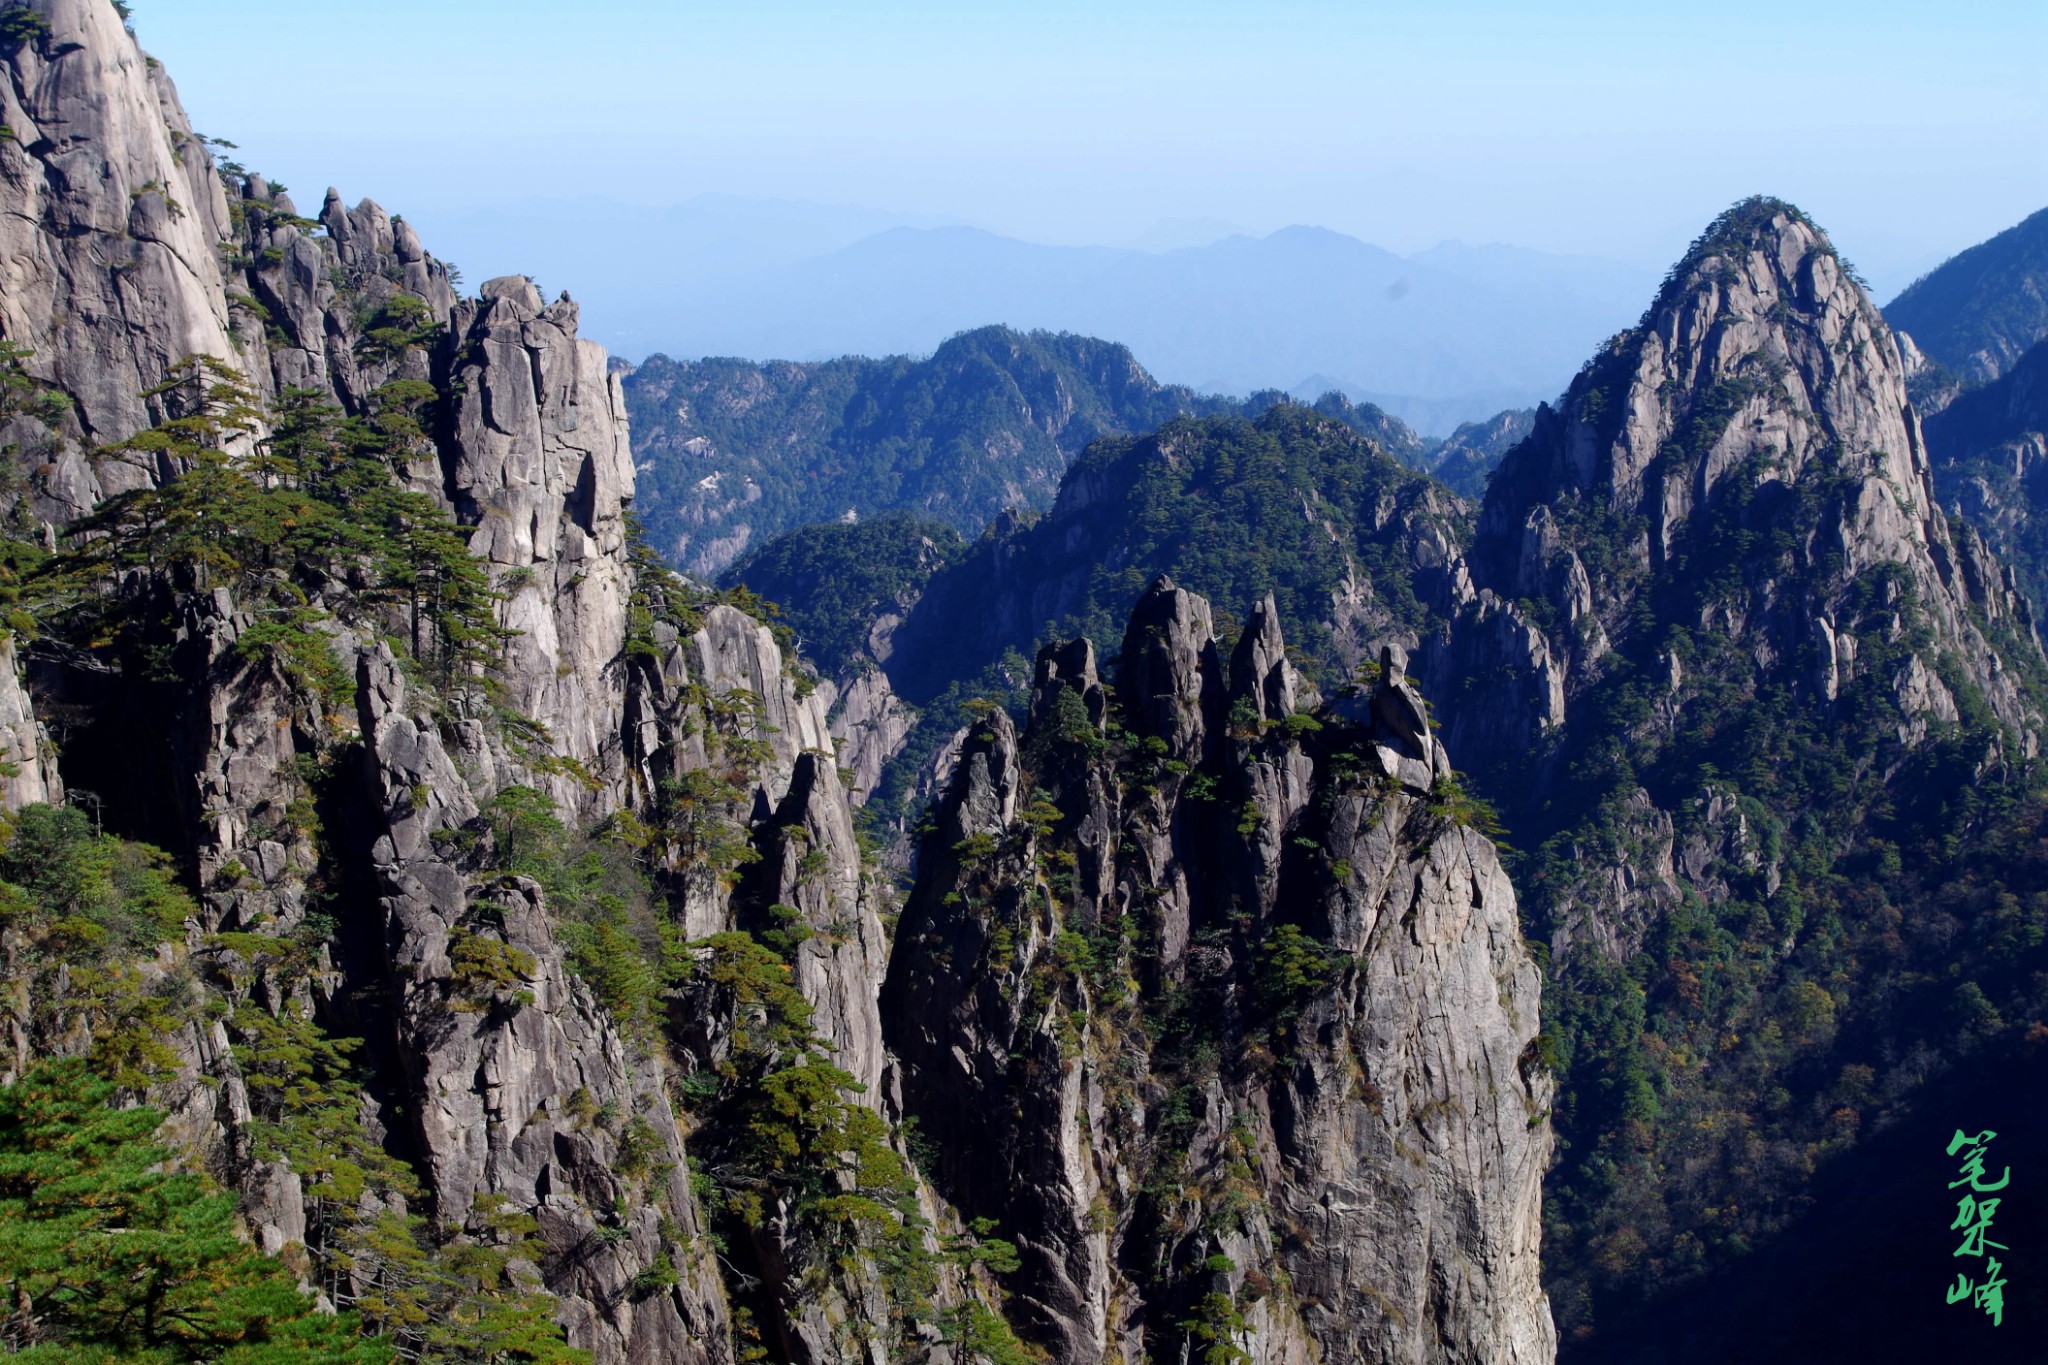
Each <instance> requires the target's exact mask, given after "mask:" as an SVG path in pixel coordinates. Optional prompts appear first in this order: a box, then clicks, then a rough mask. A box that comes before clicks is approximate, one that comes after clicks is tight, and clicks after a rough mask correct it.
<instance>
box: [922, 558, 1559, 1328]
mask: <svg viewBox="0 0 2048 1365" xmlns="http://www.w3.org/2000/svg"><path fill="white" fill-rule="evenodd" d="M1118 677H1119V680H1120V682H1119V686H1118V688H1117V689H1116V694H1115V696H1114V699H1112V698H1111V696H1110V694H1109V692H1108V690H1107V689H1106V688H1105V687H1104V686H1103V685H1102V683H1101V681H1100V680H1099V678H1098V677H1097V674H1096V667H1095V661H1094V657H1093V651H1092V649H1091V648H1090V647H1089V646H1088V644H1087V643H1086V642H1085V641H1075V642H1073V643H1072V644H1069V645H1066V646H1061V647H1056V648H1055V647H1048V648H1047V649H1046V650H1045V651H1043V652H1042V653H1041V654H1040V656H1039V661H1038V680H1037V686H1036V689H1035V694H1034V699H1033V704H1032V717H1031V721H1030V724H1029V725H1028V727H1027V728H1026V729H1025V730H1024V731H1023V733H1021V734H1019V733H1018V732H1017V731H1016V730H1015V728H1014V727H1013V726H1012V725H1011V724H1010V723H1009V721H1008V719H1007V718H1006V717H1005V716H1003V715H1002V714H1001V713H1000V712H997V713H992V714H991V715H990V716H989V717H988V718H987V720H986V721H985V722H984V723H983V724H982V725H980V726H978V727H977V728H976V730H975V731H974V732H973V733H972V734H971V735H970V737H969V739H968V741H967V743H966V746H965V748H964V749H963V751H962V753H961V755H960V758H959V762H958V765H957V768H956V770H955V772H956V775H955V778H954V782H953V786H952V790H951V792H950V794H949V795H948V796H947V797H946V799H945V801H944V803H943V804H942V806H941V808H940V810H939V811H938V813H937V816H936V822H937V828H936V830H935V832H934V833H932V834H931V836H930V837H929V840H928V842H927V844H926V849H925V863H924V866H923V869H922V872H921V875H920V877H919V881H918V886H917V889H916V891H915V892H914V894H913V896H912V899H911V901H910V903H909V905H908V907H907V909H906V911H905V913H904V916H903V920H902V922H901V924H900V926H899V928H898V932H897V939H896V943H895V949H894V955H893V958H892V962H891V967H890V972H889V978H888V981H887V983H886V984H885V987H884V992H883V1005H884V1019H885V1024H886V1027H887V1037H888V1040H889V1043H890V1045H891V1047H892V1049H893V1050H894V1052H895V1053H896V1055H897V1056H898V1058H899V1059H900V1085H901V1090H902V1094H903V1102H904V1104H905V1107H906V1108H907V1110H908V1111H909V1112H910V1113H912V1114H914V1115H915V1116H916V1117H917V1119H918V1121H919V1125H920V1130H921V1131H922V1132H923V1133H925V1134H927V1135H928V1136H930V1137H931V1138H933V1139H934V1140H935V1141H936V1143H937V1150H938V1153H939V1157H938V1160H939V1168H940V1174H939V1179H938V1185H939V1188H940V1189H941V1191H942V1192H943V1193H945V1194H946V1195H947V1196H948V1197H950V1198H952V1199H954V1200H955V1201H956V1202H957V1203H958V1205H959V1206H960V1208H961V1209H962V1211H963V1213H964V1214H965V1215H966V1216H970V1217H974V1216H984V1217H993V1218H996V1219H998V1220H1000V1221H1001V1223H1002V1225H1003V1226H1004V1227H1005V1229H1006V1230H1007V1232H1008V1235H1011V1236H1014V1237H1015V1239H1016V1241H1017V1243H1018V1246H1019V1249H1020V1252H1021V1253H1022V1258H1023V1268H1022V1270H1021V1271H1020V1273H1019V1275H1018V1276H1017V1277H1016V1284H1015V1285H1014V1289H1015V1294H1016V1297H1015V1300H1014V1306H1015V1307H1016V1308H1017V1309H1018V1310H1019V1313H1020V1315H1021V1316H1022V1318H1023V1319H1024V1324H1025V1325H1026V1327H1027V1328H1028V1329H1029V1330H1031V1331H1032V1332H1034V1333H1035V1334H1037V1335H1039V1336H1040V1337H1041V1338H1042V1339H1043V1340H1044V1341H1045V1342H1046V1344H1047V1345H1049V1346H1050V1347H1052V1349H1053V1352H1054V1356H1055V1358H1057V1359H1061V1360H1124V1361H1137V1360H1141V1359H1160V1358H1172V1357H1174V1356H1175V1355H1176V1354H1178V1353H1180V1352H1182V1351H1184V1350H1186V1349H1190V1348H1192V1349H1195V1350H1201V1349H1204V1343H1206V1342H1209V1341H1216V1340H1224V1341H1232V1342H1235V1343H1236V1344H1238V1345H1239V1346H1240V1348H1241V1349H1243V1350H1245V1351H1247V1352H1248V1353H1249V1354H1250V1356H1251V1358H1252V1359H1255V1360H1258V1361H1262V1362H1263V1361H1272V1362H1279V1361H1308V1360H1315V1359H1324V1360H1336V1359H1347V1360H1349V1359H1364V1360H1376V1361H1397V1360H1398V1361H1422V1360H1465V1359H1472V1360H1479V1359H1485V1360H1500V1361H1507V1360H1530V1361H1535V1360H1548V1359H1550V1358H1551V1355H1552V1353H1553V1349H1554V1343H1553V1339H1552V1333H1551V1327H1550V1317H1549V1310H1548V1307H1547V1304H1546V1302H1545V1299H1544V1296H1543V1293H1542V1290H1541V1287H1540V1285H1539V1284H1538V1280H1537V1226H1538V1224H1537V1215H1538V1202H1539V1192H1540V1186H1541V1179H1542V1172H1543V1167H1544V1164H1545V1160H1546V1157H1547V1154H1548V1152H1549V1146H1550V1137H1549V1129H1548V1123H1547V1109H1546V1105H1547V1103H1548V1097H1549V1081H1548V1078H1547V1076H1546V1075H1545V1074H1544V1073H1542V1072H1541V1071H1540V1070H1538V1069H1536V1068H1535V1067H1533V1065H1532V1063H1531V1055H1530V1053H1529V1051H1528V1049H1529V1047H1530V1044H1531V1041H1532V1040H1533V1039H1534V1037H1535V1034H1536V1029H1537V1018H1536V1015H1537V993H1538V978H1537V973H1536V970H1535V967H1534V965H1533V963H1532V961H1531V960H1530V958H1529V955H1528V953H1527V950H1526V949H1525V948H1524V946H1523V943H1522V939H1521V934H1520V931H1519V928H1518V926H1517V923H1516V917H1515V907H1514V893H1513V891H1512V889H1511V888H1510V887H1509V885H1508V882H1507V879H1506V877H1505V876H1504V875H1503V873H1502V872H1501V869H1500V865H1499V863H1498V862H1497V860H1496V859H1495V856H1494V851H1493V848H1492V846H1491V845H1490V844H1489V843H1488V842H1487V841H1486V840H1485V839H1484V838H1483V837H1481V836H1479V835H1478V834H1476V833H1475V832H1473V831H1472V830H1470V829H1468V828H1466V827H1464V826H1462V825H1460V824H1458V823H1456V818H1455V814H1454V813H1453V812H1452V811H1451V810H1450V809H1449V807H1448V806H1447V805H1446V800H1445V799H1444V798H1443V789H1442V788H1438V796H1439V799H1438V800H1436V801H1432V799H1431V798H1430V797H1429V795H1428V793H1429V792H1430V790H1431V789H1432V788H1433V787H1436V780H1437V777H1438V775H1439V774H1444V773H1446V772H1447V764H1446V762H1445V759H1444V755H1443V750H1442V748H1441V746H1440V745H1438V744H1437V743H1436V742H1435V740H1434V739H1433V737H1432V736H1431V734H1430V731H1429V727H1428V722H1427V720H1426V718H1425V716H1424V711H1423V708H1422V706H1421V703H1420V701H1419V699H1418V698H1416V697H1415V696H1414V694H1413V693H1411V692H1409V691H1408V690H1407V689H1406V687H1405V686H1404V685H1402V684H1401V683H1400V682H1399V681H1398V680H1397V681H1396V682H1395V683H1394V684H1393V685H1391V686H1385V685H1383V686H1382V687H1381V688H1379V689H1378V690H1377V691H1376V692H1372V693H1369V694H1358V695H1350V696H1346V697H1342V698H1340V699H1338V700H1337V701H1336V702H1335V703H1334V704H1332V705H1331V706H1328V707H1325V708H1323V709H1322V710H1320V711H1317V712H1315V713H1314V714H1313V716H1312V715H1311V714H1310V712H1309V711H1307V710H1306V709H1301V710H1297V708H1306V707H1309V706H1312V705H1313V704H1314V702H1315V698H1314V695H1313V693H1312V691H1310V690H1309V689H1307V688H1306V686H1305V684H1304V683H1303V682H1302V681H1301V680H1300V679H1299V678H1298V676H1296V675H1295V673H1294V671H1293V668H1292V665H1291V664H1289V663H1288V662H1287V661H1286V658H1285V654H1284V652H1283V645H1282V641H1281V638H1280V630H1279V622H1278V620H1277V613H1276V612H1275V610H1274V608H1273V605H1272V603H1271V601H1270V600H1268V601H1267V602H1266V603H1265V604H1264V605H1263V606H1261V607H1260V608H1259V609H1258V610H1257V611H1255V612H1254V613H1253V615H1252V618H1251V620H1250V622H1249V623H1248V624H1247V627H1246V630H1245V633H1244V636H1243V641H1242V643H1241V644H1240V645H1239V647H1238V649H1237V650H1236V652H1235V654H1234V657H1233V658H1232V659H1231V660H1230V662H1229V664H1228V666H1226V665H1225V662H1224V660H1223V659H1222V657H1221V656H1220V654H1219V652H1218V647H1217V644H1216V641H1215V640H1214V638H1213V630H1212V628H1211V617H1210V611H1209V606H1208V604H1207V603H1206V602H1205V601H1203V600H1202V599H1201V598H1199V597H1196V596H1194V595H1192V594H1189V593H1186V592H1182V591H1180V590H1178V589H1175V588H1174V587H1173V586H1172V584H1171V583H1170V582H1167V581H1164V580H1162V581H1161V582H1159V583H1157V584H1155V585H1154V587H1153V588H1152V589H1151V590H1150V591H1149V592H1148V593H1147V594H1146V596H1145V597H1144V599H1143V600H1142V601H1141V602H1140V603H1139V605H1138V607H1137V609H1136V612H1135V613H1134V615H1133V618H1132V621H1131V626H1130V632H1129V635H1128V636H1127V638H1126V644H1125V647H1124V652H1123V658H1122V661H1121V670H1120V672H1119V674H1118ZM1317 717H1319V718H1320V719H1319V720H1318V719H1317Z"/></svg>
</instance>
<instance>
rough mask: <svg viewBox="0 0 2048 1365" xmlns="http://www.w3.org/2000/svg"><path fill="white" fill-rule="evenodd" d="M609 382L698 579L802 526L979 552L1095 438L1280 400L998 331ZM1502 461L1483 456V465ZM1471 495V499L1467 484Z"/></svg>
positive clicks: (1368, 425) (1086, 346)
mask: <svg viewBox="0 0 2048 1365" xmlns="http://www.w3.org/2000/svg"><path fill="white" fill-rule="evenodd" d="M622 368H623V369H624V380H625V392H626V406H627V411H628V412H629V414H630V415H631V418H632V432H633V450H634V457H635V461H636V463H637V464H638V466H639V471H640V478H639V493H638V498H637V500H636V504H635V507H636V511H637V512H638V514H639V516H640V518H641V519H642V521H643V522H644V523H645V525H646V528H647V534H648V537H649V539H650V541H651V542H652V543H653V544H654V546H655V548H656V549H657V550H659V551H660V552H661V553H662V554H663V555H665V556H666V557H668V558H669V559H670V560H671V561H672V562H673V563H675V564H677V565H678V566H680V567H682V568H684V569H686V570H688V571H689V572H691V573H695V574H700V575H705V576H709V575H713V574H716V573H718V572H719V571H721V570H722V569H724V568H725V567H726V566H727V565H728V564H730V563H732V562H733V561H734V560H735V559H736V558H738V557H739V556H741V555H742V554H745V553H747V552H748V551H750V550H751V549H753V548H754V547H755V546H758V545H760V544H761V543H762V542H764V541H767V540H770V539H773V538H774V537H776V536H779V535H782V534H784V533H785V532H790V531H793V530H795V529H797V528H798V527H802V526H805V525H809V524H812V523H816V522H834V521H856V520H861V519H864V518H869V517H873V516H876V515H878V514H882V513H888V512H914V513H917V514H919V515H921V516H925V517H930V518H933V519H935V520H937V521H939V522H942V523H944V524H946V525H948V526H950V527H952V529H953V530H954V531H956V532H958V533H961V534H964V535H969V536H972V535H977V534H979V533H980V531H981V529H982V527H983V526H985V525H986V524H987V523H988V522H989V521H990V519H991V518H993V517H995V516H996V515H997V514H998V513H1000V512H1003V511H1005V510H1010V509H1015V510H1018V511H1023V512H1040V511H1043V510H1045V509H1046V508H1047V507H1050V506H1051V505H1052V500H1053V494H1054V493H1055V492H1056V491H1057V490H1058V488H1059V485H1060V480H1061V479H1062V478H1063V477H1064V476H1065V474H1066V471H1067V466H1068V465H1069V464H1070V463H1072V461H1073V460H1074V458H1075V457H1076V456H1078V455H1079V454H1080V453H1081V451H1082V450H1083V449H1084V448H1085V447H1086V446H1087V445H1088V444H1089V443H1090V442H1091V441H1094V440H1096V439H1097V438H1099V437H1103V436H1110V435H1125V434H1134V433H1142V432H1147V431H1151V430H1152V429H1154V428H1155V427H1158V426H1160V425H1162V424H1163V423H1165V422H1168V421H1170V420H1172V419H1173V418H1175V417H1181V416H1210V415H1224V414H1236V413H1243V414H1245V415H1248V416H1255V415H1257V414H1258V413H1261V412H1264V411H1265V410H1266V409H1268V408H1270V407H1272V406H1273V405H1274V404H1275V403H1277V402H1279V401H1281V400H1282V399H1284V398H1285V397H1286V396H1287V395H1286V394H1284V393H1282V392H1280V391H1279V390H1277V389H1269V390H1265V391H1262V392H1260V393H1256V394H1253V395H1252V396H1251V397H1249V398H1245V399H1237V398H1226V397H1221V396H1216V395H1210V394H1199V393H1196V392H1195V391H1194V390H1192V389H1189V388H1187V387H1185V386H1180V385H1166V384H1161V383H1159V382H1158V381H1157V380H1155V379H1154V378H1153V377H1152V376H1151V375H1150V374H1148V373H1146V371H1145V369H1144V367H1143V366H1141V365H1139V364H1138V362H1137V360H1136V358H1135V357H1133V356H1132V354H1131V352H1130V349H1129V348H1128V347H1125V346H1120V345H1117V344H1116V343H1114V342H1109V341H1099V340H1096V339H1095V338H1093V337H1082V336H1073V335H1071V334H1065V333H1059V334H1055V333H1048V332H1031V333H1022V332H1016V331H1012V330H1010V329H1008V328H1004V327H981V328H977V329H975V330H974V331H972V332H963V333H961V334H960V335H958V336H955V337H951V338H949V339H948V340H947V341H946V342H945V343H944V344H943V345H941V346H940V347H939V348H938V350H937V351H935V352H934V353H933V354H932V355H931V356H929V357H927V358H923V359H917V358H912V357H908V356H902V355H896V356H886V357H882V358H880V359H869V358H867V357H864V356H842V357H840V358H838V359H835V360H829V361H821V362H815V363H807V362H796V361H775V362H767V363H757V362H753V361H745V360H731V359H720V358H712V359H706V360H693V361H676V360H671V359H669V358H668V357H667V356H662V355H656V356H651V357H649V358H648V360H647V362H646V363H645V364H644V365H640V366H637V367H630V366H627V367H622ZM1317 408H1318V410H1319V411H1321V412H1322V413H1323V414H1324V415H1325V416H1328V417H1334V418H1336V419H1337V420H1338V421H1340V422H1343V423H1344V424H1345V425H1346V426H1349V427H1350V428H1352V429H1353V430H1355V431H1357V432H1358V433H1360V434H1361V435H1364V436H1367V437H1369V438H1371V439H1372V440H1374V441H1376V442H1378V443H1379V445H1380V447H1381V448H1382V449H1383V450H1384V451H1385V452H1386V453H1387V454H1389V455H1391V456H1393V457H1394V458H1395V459H1397V460H1400V461H1401V462H1402V463H1404V464H1407V465H1409V466H1411V467H1414V468H1431V467H1433V460H1432V457H1433V456H1434V454H1435V451H1436V447H1437V446H1438V445H1439V444H1441V443H1439V442H1435V441H1429V440H1425V439H1423V438H1422V437H1419V436H1417V435H1416V434H1415V432H1414V431H1412V430H1411V429H1410V428H1409V427H1408V426H1407V425H1406V424H1404V423H1403V422H1401V421H1400V419H1398V418H1395V417H1391V416H1389V415H1388V414H1387V413H1385V412H1383V411H1381V410H1380V409H1379V408H1376V407H1374V406H1372V405H1371V404H1369V403H1359V404H1354V403H1352V402H1350V401H1349V400H1348V399H1346V398H1344V397H1343V396H1342V395H1341V394H1337V393H1324V394H1321V395H1318V399H1317ZM1522 415H1523V416H1524V417H1526V414H1522ZM1501 416H1502V417H1511V416H1513V414H1506V413H1504V414H1501ZM1496 421H1498V419H1496ZM1461 434H1462V433H1461ZM1475 439H1481V443H1482V444H1483V439H1482V438H1475ZM1460 448H1461V449H1462V448H1463V447H1462V446H1461V447H1460ZM1504 449H1505V446H1504V445H1501V444H1500V443H1499V442H1498V441H1497V440H1496V441H1495V442H1494V445H1493V446H1491V447H1488V448H1487V450H1488V451H1490V458H1491V459H1498V458H1499V454H1500V452H1501V450H1504ZM1467 458H1468V459H1479V460H1487V459H1488V458H1489V456H1488V454H1486V453H1471V454H1468V456H1467ZM1488 467H1490V465H1488ZM1477 477H1478V479H1479V486H1481V487H1483V486H1484V469H1483V468H1482V469H1480V470H1479V472H1478V475H1477Z"/></svg>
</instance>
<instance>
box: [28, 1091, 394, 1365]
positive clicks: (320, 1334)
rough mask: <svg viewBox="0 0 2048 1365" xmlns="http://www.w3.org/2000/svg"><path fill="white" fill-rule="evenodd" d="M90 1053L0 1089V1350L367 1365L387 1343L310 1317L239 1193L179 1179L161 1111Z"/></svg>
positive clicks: (185, 1176) (224, 1364)
mask: <svg viewBox="0 0 2048 1365" xmlns="http://www.w3.org/2000/svg"><path fill="white" fill-rule="evenodd" d="M114 1098H115V1087H114V1086H113V1084H112V1083H111V1082H109V1081H106V1080H103V1079H101V1078H99V1077H96V1076H94V1075H93V1074H92V1073H91V1071H90V1070H89V1069H88V1068H87V1065H86V1063H85V1062H84V1060H83V1059H80V1058H60V1059H56V1060H53V1061H47V1062H43V1063H41V1064H40V1065H38V1066H36V1067H35V1068H33V1069H32V1070H30V1071H29V1072H28V1073H27V1074H26V1075H25V1076H23V1077H22V1078H21V1079H20V1080H19V1081H17V1082H16V1083H15V1084H13V1085H11V1086H7V1087H5V1088H4V1089H0V1285H4V1286H5V1290H6V1294H7V1302H8V1304H9V1305H10V1311H9V1315H8V1317H7V1319H6V1321H5V1324H4V1326H0V1340H4V1341H5V1343H6V1345H7V1346H8V1347H9V1348H10V1349H12V1350H14V1351H18V1352H21V1353H22V1356H21V1358H22V1359H24V1360H30V1361H39V1362H53V1363H54V1362H59V1361H63V1362H84V1361H119V1362H124V1363H125V1362H135V1365H184V1363H185V1362H200V1361H206V1362H213V1363H215V1365H371V1362H385V1361H389V1360H390V1359H391V1358H392V1352H391V1350H390V1348H389V1347H388V1346H387V1345H385V1344H384V1343H383V1342H381V1341H379V1340H377V1339H374V1338H362V1337H359V1336H358V1333H357V1325H356V1322H355V1319H354V1317H353V1315H350V1314H340V1315H333V1314H323V1313H320V1312H317V1311H315V1305H314V1301H313V1299H312V1297H311V1296H310V1295H308V1294H306V1293H304V1292H302V1291H301V1290H300V1289H299V1288H298V1286H297V1285H296V1284H295V1283H294V1282H293V1277H292V1275H291V1274H290V1272H288V1271H287V1270H286V1269H285V1268H284V1266H283V1265H282V1264H280V1263H279V1262H277V1261H276V1260H273V1259H272V1258H270V1257H267V1256H265V1255H263V1253H262V1252H261V1251H259V1250H258V1249H256V1248H255V1247H253V1246H251V1245H249V1244H248V1243H247V1242H245V1241H243V1240H242V1239H241V1237H240V1236H239V1235H238V1226H237V1225H238V1219H237V1216H236V1211H235V1197H234V1196H233V1195H231V1194H226V1193H222V1192H219V1191H216V1190H214V1189H212V1188H211V1187H210V1185H209V1184H208V1182H207V1181H206V1180H205V1179H204V1177H202V1176H200V1175H198V1174H195V1173H192V1172H189V1171H183V1170H179V1169H177V1166H176V1162H175V1159H174V1154H173V1153H172V1152H170V1151H169V1150H167V1149H165V1148H163V1147H161V1146H159V1145H157V1144H156V1143H155V1142H154V1141H153V1140H152V1135H153V1134H154V1133H155V1132H156V1130H157V1128H158V1126H159V1125H160V1124H161V1122H162V1120H163V1115H162V1114H161V1113H159V1112H158V1111H156V1110H154V1109H149V1108H143V1107H138V1108H131V1109H120V1108H115V1107H113V1100H114Z"/></svg>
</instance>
